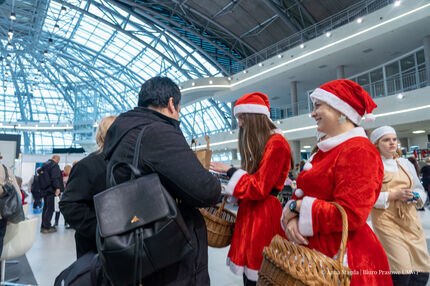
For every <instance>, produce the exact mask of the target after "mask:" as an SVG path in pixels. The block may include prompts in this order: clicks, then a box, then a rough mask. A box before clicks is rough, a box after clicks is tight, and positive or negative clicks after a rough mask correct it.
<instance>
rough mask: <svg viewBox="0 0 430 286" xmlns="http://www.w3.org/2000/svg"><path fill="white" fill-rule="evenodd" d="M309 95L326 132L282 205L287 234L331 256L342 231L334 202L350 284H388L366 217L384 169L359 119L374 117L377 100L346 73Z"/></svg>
mask: <svg viewBox="0 0 430 286" xmlns="http://www.w3.org/2000/svg"><path fill="white" fill-rule="evenodd" d="M310 97H311V100H312V102H313V104H314V110H313V111H312V114H311V115H312V117H313V118H314V119H315V121H316V123H317V126H318V127H317V128H318V131H320V132H324V133H325V134H326V135H327V136H326V138H325V139H324V140H323V141H321V142H319V143H318V144H317V146H318V151H317V152H316V153H315V154H314V155H313V157H311V158H310V160H309V161H308V162H307V163H306V165H305V166H304V167H303V171H302V172H301V173H300V175H299V177H298V178H297V190H296V191H295V192H294V194H293V200H291V201H289V202H288V203H287V205H286V206H285V208H284V211H283V218H282V225H283V227H284V228H285V234H286V236H287V238H288V240H289V241H291V242H293V243H297V244H301V245H304V246H305V247H308V248H310V249H314V250H316V251H319V252H321V253H323V254H325V255H327V256H328V257H331V258H333V257H335V255H336V254H337V253H338V250H339V245H340V241H341V236H342V216H341V214H340V212H339V210H338V209H337V208H336V206H334V205H333V204H331V202H336V203H338V204H339V205H341V206H342V207H343V209H344V210H345V212H346V214H347V217H348V231H349V234H348V240H347V242H346V255H345V257H344V260H343V261H344V264H345V265H348V267H349V268H350V269H351V270H352V271H353V273H354V274H353V275H352V278H351V284H350V285H351V286H361V285H378V286H382V285H387V286H389V285H392V281H391V276H390V275H389V273H390V272H389V269H390V268H389V265H388V260H387V256H386V254H385V251H384V249H383V247H382V245H381V243H380V242H379V240H378V238H377V237H376V235H375V234H374V233H373V231H372V230H371V228H370V227H369V226H368V225H367V223H366V220H367V217H368V216H369V214H370V211H371V210H372V207H373V205H374V204H375V201H376V199H377V198H378V196H379V193H380V191H381V185H382V179H383V175H384V169H383V164H382V161H381V157H380V155H379V153H378V150H377V149H376V147H375V146H373V144H371V143H370V141H369V140H368V138H367V136H366V133H365V131H364V129H363V128H362V127H359V126H358V125H359V124H360V122H361V118H362V117H363V116H364V115H365V114H366V113H367V114H366V117H365V118H366V119H367V120H371V119H372V118H373V114H372V113H371V112H372V111H373V109H375V108H376V104H375V103H374V102H373V100H372V98H371V97H370V95H369V94H368V93H367V92H366V91H365V90H364V89H363V88H362V87H361V86H360V85H358V84H357V83H355V82H353V81H350V80H345V79H340V80H334V81H331V82H328V83H326V84H323V85H322V86H321V87H319V88H317V89H315V91H314V92H313V93H312V94H311V95H310ZM363 270H366V271H370V273H376V274H372V275H366V273H364V272H363ZM355 273H356V274H355Z"/></svg>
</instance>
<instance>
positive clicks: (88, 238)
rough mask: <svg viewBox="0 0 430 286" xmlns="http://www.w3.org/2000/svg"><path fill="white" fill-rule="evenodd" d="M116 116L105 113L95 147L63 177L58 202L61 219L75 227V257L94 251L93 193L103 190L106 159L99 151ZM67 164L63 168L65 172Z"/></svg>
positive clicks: (94, 220)
mask: <svg viewBox="0 0 430 286" xmlns="http://www.w3.org/2000/svg"><path fill="white" fill-rule="evenodd" d="M115 119H116V116H108V117H105V118H103V119H102V120H101V121H100V123H99V126H98V129H97V133H96V143H97V146H98V150H97V151H95V152H93V153H91V154H89V155H88V156H87V157H85V158H83V159H82V160H80V161H79V162H77V163H76V164H75V166H74V167H73V168H70V169H71V171H70V175H69V176H67V178H68V179H66V180H65V181H66V182H65V183H67V184H66V185H65V187H66V189H65V191H64V193H63V196H62V198H61V201H60V210H61V213H62V214H63V216H64V220H65V221H67V222H68V223H69V224H70V227H72V228H74V229H75V230H76V232H75V244H76V256H77V258H79V257H81V256H82V255H84V254H85V253H87V252H94V253H97V246H96V227H97V220H96V213H95V210H94V202H93V196H94V195H96V194H98V193H100V192H102V191H104V190H105V189H106V161H105V155H104V153H103V152H102V150H103V145H104V139H105V136H106V132H107V130H108V129H109V127H110V126H111V125H112V123H113V122H114V121H115ZM66 167H67V166H66ZM66 167H65V168H64V171H65V173H66V174H67V171H66ZM69 167H70V166H69ZM67 169H69V168H67ZM63 178H65V177H63Z"/></svg>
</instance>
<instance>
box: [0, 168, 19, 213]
mask: <svg viewBox="0 0 430 286" xmlns="http://www.w3.org/2000/svg"><path fill="white" fill-rule="evenodd" d="M7 172H8V174H9V178H10V179H11V180H12V184H13V185H14V187H15V190H16V191H17V193H18V196H19V199H22V194H21V191H20V190H19V187H18V183H17V182H16V178H15V175H14V174H13V172H12V171H11V170H10V169H9V168H7ZM5 177H6V174H5V172H4V168H3V165H2V164H0V195H1V194H3V185H4V184H5V180H6V178H5ZM0 218H1V216H0Z"/></svg>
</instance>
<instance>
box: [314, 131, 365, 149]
mask: <svg viewBox="0 0 430 286" xmlns="http://www.w3.org/2000/svg"><path fill="white" fill-rule="evenodd" d="M354 137H364V138H367V136H366V132H364V129H363V127H355V128H353V129H351V130H349V131H346V132H344V133H342V134H339V135H337V136H334V137H329V138H327V139H325V140H324V141H321V142H320V143H318V144H317V146H318V148H319V149H320V150H321V151H323V152H327V151H330V150H331V149H333V148H334V147H336V146H337V145H340V144H342V143H343V142H345V141H346V140H349V139H351V138H354Z"/></svg>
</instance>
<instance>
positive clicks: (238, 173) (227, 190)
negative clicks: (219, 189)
mask: <svg viewBox="0 0 430 286" xmlns="http://www.w3.org/2000/svg"><path fill="white" fill-rule="evenodd" d="M246 174H248V173H247V172H245V171H244V170H242V169H237V170H236V172H234V173H233V176H231V179H230V181H229V182H228V184H227V186H226V187H225V194H227V195H229V196H232V195H233V193H234V188H235V187H236V185H237V183H238V182H239V180H240V178H242V176H243V175H246Z"/></svg>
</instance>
